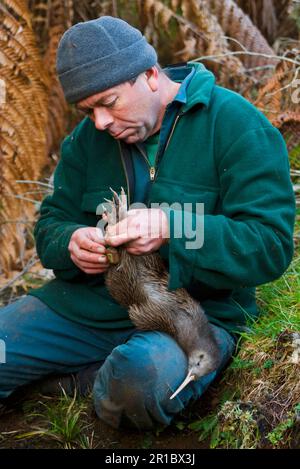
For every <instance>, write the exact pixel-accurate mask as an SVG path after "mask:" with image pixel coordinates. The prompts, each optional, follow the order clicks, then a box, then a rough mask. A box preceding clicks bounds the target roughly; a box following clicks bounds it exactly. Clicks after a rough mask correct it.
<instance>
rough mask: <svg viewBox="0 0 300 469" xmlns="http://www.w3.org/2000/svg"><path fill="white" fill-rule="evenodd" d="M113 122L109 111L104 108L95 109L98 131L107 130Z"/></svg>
mask: <svg viewBox="0 0 300 469" xmlns="http://www.w3.org/2000/svg"><path fill="white" fill-rule="evenodd" d="M113 121H114V119H113V117H112V115H111V114H110V112H109V110H108V109H105V108H104V107H101V108H100V107H95V108H94V122H95V127H96V129H98V130H105V129H107V128H108V127H109V126H110V125H111V124H112V123H113Z"/></svg>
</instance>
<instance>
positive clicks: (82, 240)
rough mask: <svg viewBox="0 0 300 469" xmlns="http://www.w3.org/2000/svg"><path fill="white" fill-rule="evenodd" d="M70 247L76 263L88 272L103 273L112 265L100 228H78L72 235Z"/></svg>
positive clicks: (72, 257)
mask: <svg viewBox="0 0 300 469" xmlns="http://www.w3.org/2000/svg"><path fill="white" fill-rule="evenodd" d="M68 249H69V251H70V255H71V259H72V261H73V262H74V264H76V265H77V267H79V269H81V270H83V272H85V273H86V274H102V273H103V272H105V271H106V270H107V269H108V267H109V265H110V264H109V262H108V260H107V257H106V255H105V252H106V248H105V241H104V238H103V233H102V231H101V230H100V228H96V227H87V228H78V230H76V231H74V233H73V234H72V236H71V239H70V243H69V246H68Z"/></svg>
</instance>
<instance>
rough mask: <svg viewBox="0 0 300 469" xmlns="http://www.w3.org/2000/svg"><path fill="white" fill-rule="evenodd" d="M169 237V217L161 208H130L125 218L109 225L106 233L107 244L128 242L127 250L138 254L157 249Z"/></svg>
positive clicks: (118, 244)
mask: <svg viewBox="0 0 300 469" xmlns="http://www.w3.org/2000/svg"><path fill="white" fill-rule="evenodd" d="M168 239H169V223H168V217H167V215H166V214H165V213H164V212H163V211H162V210H161V209H159V208H149V209H148V208H143V209H135V210H129V211H128V212H127V217H126V218H124V220H122V221H120V222H119V223H117V224H116V225H114V226H108V227H107V230H106V235H105V241H106V244H108V245H110V246H120V245H121V244H125V243H126V249H127V251H128V252H129V253H130V254H136V255H139V254H147V253H150V252H154V251H157V249H159V248H160V246H162V245H163V244H165V243H167V242H168Z"/></svg>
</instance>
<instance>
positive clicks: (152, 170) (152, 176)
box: [118, 114, 183, 205]
mask: <svg viewBox="0 0 300 469" xmlns="http://www.w3.org/2000/svg"><path fill="white" fill-rule="evenodd" d="M182 115H183V114H178V116H176V119H175V122H174V124H173V126H172V129H171V132H170V135H169V138H168V140H167V143H166V146H165V150H164V152H165V151H166V150H167V148H168V146H169V143H170V140H171V138H172V136H173V133H174V130H175V127H176V124H177V122H178V120H179V118H180V117H181V116H182ZM118 145H119V150H120V155H121V161H122V165H123V169H124V173H125V177H126V184H127V193H128V204H129V205H130V189H129V181H128V175H127V170H126V166H125V163H124V157H123V152H122V148H121V144H120V142H119V141H118ZM139 150H140V152H141V154H142V156H143V158H144V159H145V161H146V163H147V165H148V167H149V176H150V181H151V182H153V181H154V180H155V179H156V178H157V173H158V170H156V160H157V153H156V155H155V160H154V166H151V165H150V164H149V160H148V158H147V156H146V154H145V153H144V151H143V149H142V148H141V147H139Z"/></svg>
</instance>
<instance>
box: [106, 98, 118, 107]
mask: <svg viewBox="0 0 300 469" xmlns="http://www.w3.org/2000/svg"><path fill="white" fill-rule="evenodd" d="M117 101H118V98H116V99H114V100H113V101H110V102H109V103H105V104H104V106H105V107H113V106H114V105H115V104H116V102H117Z"/></svg>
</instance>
